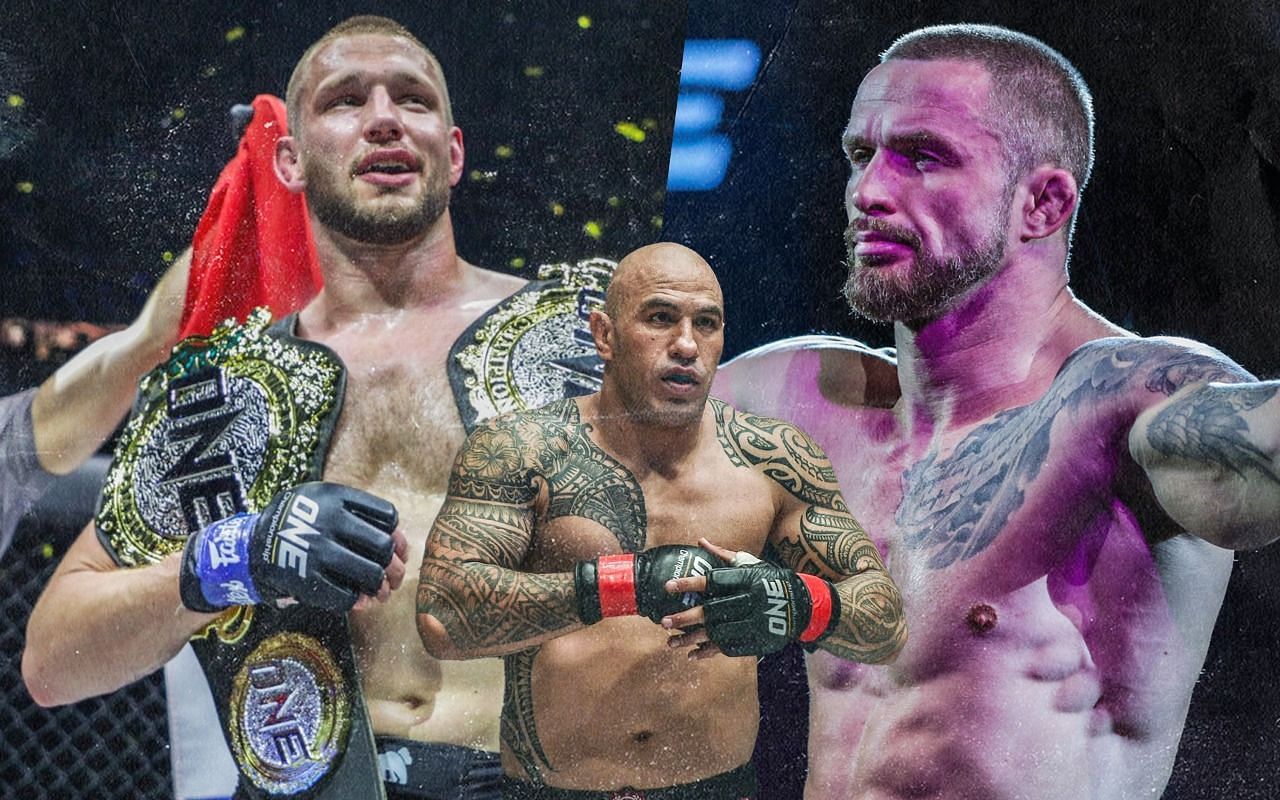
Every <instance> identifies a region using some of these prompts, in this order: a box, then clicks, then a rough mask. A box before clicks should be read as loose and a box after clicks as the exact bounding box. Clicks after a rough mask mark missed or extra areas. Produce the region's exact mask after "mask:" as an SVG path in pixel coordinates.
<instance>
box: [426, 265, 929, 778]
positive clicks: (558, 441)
mask: <svg viewBox="0 0 1280 800" xmlns="http://www.w3.org/2000/svg"><path fill="white" fill-rule="evenodd" d="M722 306H723V301H722V299H721V293H720V287H719V284H718V283H717V282H716V279H715V275H714V274H713V273H712V271H711V269H710V267H708V266H707V264H706V262H704V261H703V260H702V259H701V258H700V257H699V256H697V254H695V253H693V252H692V251H690V250H688V249H686V248H684V247H681V246H680V245H675V244H658V245H650V246H648V247H645V248H641V249H640V250H637V251H636V252H634V253H632V254H631V255H629V256H627V257H626V258H625V259H623V260H622V262H621V263H620V264H619V266H618V270H617V272H616V274H615V276H614V279H613V282H612V284H611V285H610V287H609V292H608V295H607V298H606V302H605V311H604V312H603V313H601V312H595V313H594V314H593V315H592V318H591V330H592V334H593V336H594V339H595V344H596V348H597V351H598V352H599V354H600V356H601V358H602V359H603V360H604V362H605V372H604V382H603V386H602V388H601V389H600V391H599V392H598V393H596V394H593V395H590V396H586V397H582V398H578V399H575V400H565V401H563V402H559V403H554V404H552V405H550V406H546V407H544V408H542V409H540V410H538V411H535V412H531V413H525V414H520V415H507V416H503V417H499V418H497V419H495V420H492V421H490V422H489V423H487V424H485V425H483V426H482V427H480V428H479V429H477V430H476V431H475V432H474V433H473V434H472V435H471V436H470V437H469V438H468V440H467V442H466V444H465V446H464V447H463V448H462V450H461V452H460V453H459V455H458V459H457V461H456V463H455V464H454V469H453V474H452V476H451V477H450V482H449V495H448V498H447V499H446V501H445V504H444V507H443V508H442V509H441V511H440V515H439V516H438V517H437V519H436V523H435V527H434V528H433V530H432V533H431V536H430V538H429V539H428V546H427V557H426V560H425V561H424V562H423V565H422V580H421V582H420V584H419V608H418V610H419V616H418V626H419V630H420V631H421V634H422V639H423V642H424V643H425V644H426V645H427V648H428V649H429V650H431V651H432V652H433V653H435V654H436V655H437V656H439V657H442V658H474V657H476V656H486V655H502V656H505V657H506V682H507V690H506V698H505V703H504V706H503V717H502V763H503V772H504V773H505V775H506V781H505V788H504V796H506V797H514V798H533V797H536V798H561V797H563V798H590V797H621V796H624V794H625V793H626V792H630V791H633V790H634V791H638V792H642V796H644V797H646V798H711V797H715V798H740V797H752V796H754V792H755V777H754V772H753V769H752V767H751V765H750V763H749V759H750V758H751V752H752V747H753V745H754V743H755V738H756V729H757V725H758V718H759V709H758V701H757V698H756V690H755V686H756V683H755V674H756V673H755V669H756V662H755V659H751V658H728V657H725V656H723V655H716V654H715V651H714V649H711V648H710V646H707V647H705V648H702V649H700V650H699V651H698V654H699V655H702V656H706V657H703V658H697V659H689V658H687V657H686V655H685V654H684V651H682V650H678V649H676V648H674V647H672V646H670V645H669V644H668V631H667V630H665V629H664V627H659V625H657V624H655V623H662V624H663V625H664V626H665V627H667V628H670V627H672V626H673V624H675V623H678V622H679V621H680V620H681V619H682V618H681V617H679V616H678V614H679V612H682V611H683V610H684V609H685V608H686V606H688V605H689V604H690V603H698V602H703V601H705V602H706V603H707V605H706V607H705V611H706V614H707V625H708V626H709V627H710V628H711V629H712V631H713V638H714V639H715V640H716V642H717V644H718V645H719V647H720V649H722V650H723V651H724V652H726V653H732V654H735V655H749V654H759V653H764V652H769V651H772V650H776V649H778V648H780V647H782V646H783V645H784V644H786V643H787V642H788V641H791V640H794V639H799V640H800V641H803V642H809V643H814V644H816V645H817V646H819V647H822V648H824V649H826V650H829V651H831V652H833V653H837V654H839V655H840V656H841V657H843V658H847V659H852V660H857V661H868V662H882V661H887V660H890V659H892V658H893V657H894V655H895V654H896V653H897V651H898V650H899V649H900V647H901V645H902V643H903V641H904V640H905V638H906V633H905V628H904V626H903V624H902V616H901V613H900V611H901V609H900V607H899V602H898V591H897V588H896V587H895V586H894V584H893V582H892V581H891V580H889V579H888V577H887V576H886V575H885V573H884V571H883V567H882V564H881V561H880V556H879V554H878V553H877V552H876V549H875V547H874V546H873V545H872V544H871V541H870V540H869V539H868V537H867V536H866V534H865V533H864V532H863V530H862V528H861V527H860V526H859V525H858V523H857V522H856V521H855V520H854V518H853V517H852V516H851V515H850V514H849V511H848V509H847V508H846V506H845V504H844V501H843V500H842V499H841V496H840V490H839V487H837V485H836V483H835V476H834V474H833V473H832V471H831V467H830V464H829V462H828V461H827V457H826V456H825V455H824V454H823V453H822V451H821V450H820V449H819V448H818V447H817V446H815V445H814V444H813V442H812V440H810V438H809V437H808V436H807V435H805V434H804V433H803V432H802V431H800V430H799V429H798V428H796V427H794V426H792V425H790V424H788V423H785V422H781V421H778V420H774V419H767V418H764V417H757V416H754V415H751V414H743V413H740V412H738V411H736V410H734V409H733V408H732V407H731V406H728V405H726V404H724V403H722V402H720V401H718V400H715V399H712V398H709V397H708V392H709V390H710V386H711V380H712V378H713V377H714V375H715V372H716V367H717V365H718V363H719V360H720V354H721V351H722V349H723V341H724V334H723V308H722ZM708 539H710V540H714V541H715V542H716V543H717V544H712V543H711V542H710V541H708ZM695 542H698V543H700V545H701V546H697V545H695V544H694V543H695ZM766 546H771V548H772V551H773V553H774V554H775V556H776V563H771V562H768V561H758V560H757V559H756V558H755V557H754V556H753V555H752V554H759V553H760V552H761V551H762V550H763V549H765V548H766ZM722 559H723V561H730V562H731V564H732V566H730V567H723V568H713V567H718V566H719V565H721V564H723V561H722ZM690 576H701V577H702V579H703V580H706V581H708V582H709V583H710V584H711V585H710V586H709V587H708V589H707V592H706V594H705V595H704V596H703V597H702V598H701V599H699V598H698V597H696V596H690V595H688V594H686V593H684V592H682V591H680V590H678V589H676V588H675V586H674V584H669V583H668V581H670V580H671V579H675V578H686V577H690ZM832 581H836V583H834V584H833V583H832ZM713 606H714V608H715V610H714V611H713V610H712V608H713ZM703 610H704V609H702V608H699V609H698V613H699V614H701V613H702V612H703ZM685 613H687V612H685ZM644 617H647V618H648V619H644ZM602 618H607V619H602ZM676 641H678V640H676ZM712 656H714V657H712ZM662 787H667V788H662ZM626 796H630V795H626Z"/></svg>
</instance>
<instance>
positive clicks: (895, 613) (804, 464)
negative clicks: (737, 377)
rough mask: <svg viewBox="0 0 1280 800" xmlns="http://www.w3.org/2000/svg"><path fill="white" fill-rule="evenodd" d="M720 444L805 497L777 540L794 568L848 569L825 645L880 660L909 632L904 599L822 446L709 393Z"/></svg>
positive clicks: (832, 572)
mask: <svg viewBox="0 0 1280 800" xmlns="http://www.w3.org/2000/svg"><path fill="white" fill-rule="evenodd" d="M711 403H712V407H713V409H714V411H715V415H716V421H717V425H716V432H717V435H718V436H719V439H720V446H721V447H722V448H724V451H725V453H726V454H727V455H728V456H729V460H730V461H731V462H733V463H734V464H735V465H737V466H741V467H749V468H755V469H760V470H761V471H762V472H763V473H764V474H765V475H767V476H768V477H770V478H772V479H773V480H774V481H776V482H777V483H778V484H779V485H780V486H782V487H783V488H784V489H786V490H787V492H788V493H790V494H791V495H792V496H793V497H794V498H796V499H797V500H799V501H800V502H801V503H803V504H804V506H805V508H804V512H803V515H802V516H801V518H800V530H799V531H798V532H797V533H793V534H790V535H786V534H784V535H782V536H777V537H775V538H774V539H773V541H772V544H773V546H774V549H775V551H776V552H777V554H778V558H779V559H780V560H781V561H782V563H783V564H785V565H786V566H788V567H789V568H791V569H793V570H795V571H796V572H808V573H811V574H816V575H828V576H844V580H841V581H840V582H839V583H838V584H837V585H836V591H837V592H838V593H839V595H840V604H841V606H840V607H841V614H840V622H839V625H838V627H837V628H836V630H835V631H834V632H833V634H832V635H831V636H830V637H828V638H827V639H826V640H825V641H824V642H823V644H822V646H823V648H824V649H827V650H830V651H831V652H833V653H835V654H836V655H839V656H841V657H842V658H850V659H853V660H855V661H870V662H875V661H883V660H885V659H887V658H888V657H889V656H890V655H892V654H893V653H894V652H896V651H897V650H898V649H899V648H900V647H901V645H902V642H903V640H904V639H905V636H906V627H905V625H904V624H903V618H902V601H901V596H900V595H899V593H898V588H897V586H895V585H894V583H893V580H892V579H891V578H889V576H888V574H887V573H886V572H885V568H884V562H883V561H882V560H881V559H880V552H879V551H878V550H876V546H875V544H874V543H872V541H871V539H870V537H868V536H867V534H866V531H864V530H863V529H862V526H861V525H859V524H858V521H857V520H856V519H854V518H853V515H852V514H850V513H849V509H848V507H846V506H845V503H844V499H843V498H842V497H841V495H840V485H839V483H838V482H837V481H836V474H835V469H834V468H832V466H831V462H830V461H829V460H828V459H827V456H826V454H825V453H823V452H822V448H820V447H819V446H818V445H817V444H816V443H815V442H814V441H813V440H812V439H810V438H809V436H808V435H807V434H806V433H805V432H804V431H802V430H800V429H799V428H797V427H795V426H794V425H792V424H790V423H787V422H782V421H781V420H776V419H770V418H768V417H758V416H755V415H754V414H747V413H743V412H741V411H738V410H736V409H734V408H733V407H731V406H728V405H726V404H724V403H722V402H720V401H719V400H715V399H712V400H711Z"/></svg>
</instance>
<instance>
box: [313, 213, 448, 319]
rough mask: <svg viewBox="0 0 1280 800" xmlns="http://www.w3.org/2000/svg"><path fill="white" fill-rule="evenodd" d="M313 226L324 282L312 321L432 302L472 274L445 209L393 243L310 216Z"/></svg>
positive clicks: (389, 311)
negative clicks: (361, 237) (347, 232)
mask: <svg viewBox="0 0 1280 800" xmlns="http://www.w3.org/2000/svg"><path fill="white" fill-rule="evenodd" d="M311 228H312V230H313V231H314V232H315V243H316V254H317V256H318V258H319V261H320V271H321V273H323V275H324V288H323V289H322V290H321V292H320V294H319V295H317V297H316V298H315V300H313V301H312V302H311V304H310V305H309V306H308V307H307V310H306V312H305V313H306V314H307V315H308V317H309V318H310V321H311V324H312V325H316V324H321V325H336V324H340V323H343V322H346V321H349V320H351V319H353V318H363V317H369V316H382V315H395V314H400V313H402V312H404V311H412V310H415V309H425V308H430V307H432V306H436V305H439V304H440V303H442V302H445V301H447V300H448V299H450V298H451V297H454V296H456V295H457V294H458V292H459V291H460V290H461V289H462V288H463V286H464V284H465V282H466V281H467V279H468V278H469V277H470V271H471V269H472V268H471V265H469V264H467V263H466V262H465V261H463V260H462V259H460V258H459V257H458V252H457V249H456V247H455V245H454V240H453V225H452V222H451V220H450V217H449V211H448V210H447V209H446V210H445V212H444V213H443V214H442V215H441V216H440V218H439V219H438V220H436V222H435V223H434V224H433V225H432V226H431V227H430V228H429V229H428V230H427V231H425V232H424V233H423V234H422V235H421V236H418V237H416V238H414V239H412V240H410V241H408V242H403V243H401V244H394V245H380V244H369V243H367V242H357V241H354V240H352V239H349V238H347V237H345V236H343V235H341V234H339V233H335V232H334V231H331V230H329V229H327V228H325V227H324V226H322V225H321V224H320V223H319V222H318V221H317V220H316V219H315V218H314V217H312V218H311Z"/></svg>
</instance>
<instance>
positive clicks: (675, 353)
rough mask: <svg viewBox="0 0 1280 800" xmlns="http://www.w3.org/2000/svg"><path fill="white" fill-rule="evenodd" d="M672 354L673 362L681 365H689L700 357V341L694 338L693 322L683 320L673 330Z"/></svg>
mask: <svg viewBox="0 0 1280 800" xmlns="http://www.w3.org/2000/svg"><path fill="white" fill-rule="evenodd" d="M670 354H671V358H672V360H673V361H676V362H679V363H681V364H688V363H690V362H692V361H694V360H695V359H696V358H697V357H698V340H697V339H695V338H694V337H693V321H692V320H688V319H686V320H681V322H680V324H679V325H677V326H675V328H674V329H673V336H672V339H671V349H670Z"/></svg>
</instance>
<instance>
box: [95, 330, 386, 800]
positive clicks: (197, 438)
mask: <svg viewBox="0 0 1280 800" xmlns="http://www.w3.org/2000/svg"><path fill="white" fill-rule="evenodd" d="M288 322H291V319H290V320H286V323H288ZM269 323H270V316H269V314H268V313H267V312H266V310H265V309H258V310H257V311H255V312H253V313H252V314H250V316H249V318H248V319H247V320H246V321H245V323H244V325H242V326H237V325H235V324H234V323H233V322H230V321H228V322H226V323H224V324H222V325H221V326H219V327H218V328H217V329H216V330H214V332H213V333H212V334H211V335H210V336H209V337H208V338H203V337H192V338H190V339H186V340H184V341H183V342H182V343H180V344H179V345H178V346H177V347H176V348H175V349H174V352H173V355H172V356H171V357H170V358H169V360H168V361H166V362H165V363H164V364H161V365H160V366H159V367H156V368H155V369H154V370H152V371H151V372H150V373H148V374H147V375H146V377H144V378H143V380H142V382H141V384H140V388H139V396H138V402H137V404H136V406H135V408H134V413H133V415H132V417H131V418H130V420H129V422H128V424H127V425H126V426H125V429H124V432H123V433H122V434H121V436H120V440H119V443H118V444H117V446H116V457H115V461H114V462H113V463H112V465H111V468H110V471H109V472H108V473H107V479H106V485H105V486H104V488H103V495H102V501H101V505H100V508H99V510H98V516H97V520H96V522H97V529H98V537H99V539H100V540H101V541H102V544H103V545H104V546H105V547H106V549H107V552H109V553H111V555H112V556H113V557H114V558H115V560H116V562H117V563H119V564H121V565H123V566H126V567H133V566H142V565H146V564H151V563H155V562H157V561H159V560H160V559H162V558H164V557H165V556H167V555H169V554H171V553H175V552H179V551H181V550H182V548H183V545H184V544H185V543H186V540H187V537H188V536H189V535H190V534H191V533H193V532H196V531H199V530H201V529H203V528H204V527H205V526H206V525H208V524H209V523H211V522H214V521H216V520H219V519H222V518H224V517H228V516H231V515H232V514H236V513H239V512H244V511H248V512H257V511H260V510H261V509H262V508H263V506H265V505H266V504H267V503H268V502H269V501H270V500H271V498H272V497H273V496H274V495H275V494H276V492H278V491H280V490H281V489H285V488H288V487H290V486H294V485H296V484H298V483H302V482H304V481H310V480H317V479H319V477H320V474H321V472H322V470H323V466H324V458H325V453H326V451H327V449H328V445H329V440H330V438H331V436H332V434H333V428H334V425H335V424H336V423H337V419H338V414H339V412H340V411H341V408H342V396H343V390H344V388H345V386H346V370H345V368H344V367H343V364H342V362H341V361H340V360H339V359H338V357H337V355H336V354H334V353H333V352H332V351H331V350H329V349H328V348H327V347H325V346H323V345H321V344H318V343H316V342H309V341H306V340H302V339H298V338H295V337H294V336H293V335H292V334H291V332H290V331H289V330H287V328H291V327H292V326H291V325H287V324H281V325H277V326H274V327H271V328H268V325H269ZM191 645H192V648H193V649H194V650H195V653H196V656H197V657H198V658H199V660H200V663H201V666H202V667H203V668H204V671H205V675H206V677H207V678H208V680H209V688H210V689H211V690H212V692H213V698H214V703H215V705H216V706H217V709H218V716H219V718H220V720H221V722H222V726H223V732H224V734H225V735H226V738H227V741H228V743H229V744H230V747H231V753H232V756H233V757H234V758H235V760H236V763H237V766H238V767H239V769H240V786H239V788H238V789H237V797H253V798H283V797H319V798H325V797H332V798H344V797H362V798H364V797H370V798H380V797H383V796H384V795H383V789H382V780H381V773H380V771H379V769H378V764H377V754H376V751H375V749H374V743H373V735H372V731H371V729H370V725H369V721H368V714H367V712H366V710H365V706H364V702H363V699H362V698H361V695H360V678H359V674H358V673H357V670H356V664H355V659H354V657H353V655H352V651H351V636H350V631H349V629H348V626H347V617H346V615H345V614H339V613H334V612H328V611H323V610H319V609H316V608H311V607H308V606H303V605H301V604H298V603H294V604H291V605H277V604H273V603H263V604H259V605H257V606H239V607H235V608H231V609H228V610H227V611H226V612H224V613H223V614H222V616H220V617H219V618H218V619H217V620H215V621H214V622H213V623H211V624H210V625H208V626H207V627H206V628H204V629H203V630H201V631H200V632H198V633H197V634H196V635H195V636H194V637H193V638H192V640H191Z"/></svg>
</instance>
